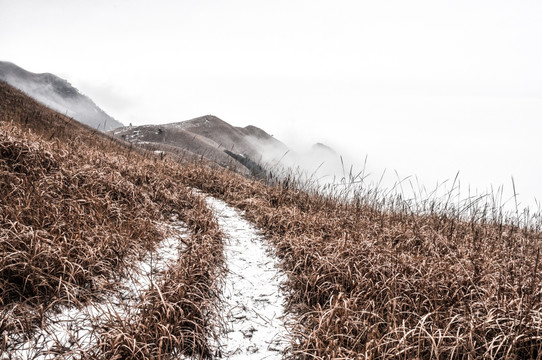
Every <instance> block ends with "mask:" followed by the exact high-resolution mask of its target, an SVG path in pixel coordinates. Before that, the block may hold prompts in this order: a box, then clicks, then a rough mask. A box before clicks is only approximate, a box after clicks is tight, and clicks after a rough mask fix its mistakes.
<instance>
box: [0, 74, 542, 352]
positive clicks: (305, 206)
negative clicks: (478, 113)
mask: <svg viewBox="0 0 542 360" xmlns="http://www.w3.org/2000/svg"><path fill="white" fill-rule="evenodd" d="M0 119H1V127H0V151H1V158H0V171H1V173H2V177H0V190H1V191H0V205H1V207H0V219H1V227H0V231H1V232H0V286H1V288H0V294H1V297H0V299H1V302H0V314H1V316H0V334H1V336H0V338H1V339H6V338H8V337H7V335H10V334H13V333H21V334H25V333H31V332H32V329H33V328H35V327H37V326H39V324H40V323H41V322H44V321H47V318H46V314H47V313H48V311H50V310H51V309H55V308H56V307H59V306H61V305H65V304H69V305H71V306H75V305H77V304H79V303H84V302H87V301H92V300H93V299H94V298H99V297H100V296H102V294H106V293H107V291H108V289H109V288H111V287H114V286H115V284H116V281H118V276H117V275H116V274H119V273H122V272H123V269H126V268H128V267H129V266H130V264H131V262H132V261H133V259H136V258H138V256H140V255H141V254H142V253H144V252H146V251H147V250H149V249H152V248H153V247H154V246H156V244H157V243H158V242H159V241H160V239H162V238H163V237H164V234H163V232H162V230H161V229H162V228H161V227H160V226H159V224H164V223H168V222H169V221H170V220H171V218H172V216H176V217H178V218H180V219H181V220H182V221H184V222H185V223H186V224H188V226H189V228H190V229H191V232H192V236H191V237H190V238H189V239H187V240H186V248H185V251H183V253H182V254H181V257H180V259H179V261H178V262H177V263H176V264H175V265H174V266H173V267H172V268H171V269H170V270H169V271H168V272H167V275H166V276H165V278H164V280H163V281H162V282H161V283H160V284H159V286H158V287H155V288H153V289H152V290H150V291H149V292H148V293H147V294H146V295H145V296H144V297H143V298H142V299H141V302H140V304H138V306H137V307H138V309H139V312H138V313H137V316H135V317H134V318H130V319H122V318H117V319H111V322H110V324H109V326H108V328H107V329H102V330H100V331H101V333H100V342H99V344H98V346H97V347H96V348H95V349H93V350H92V352H90V353H89V352H87V353H85V354H80V355H81V357H82V358H103V359H124V358H134V359H162V358H173V357H174V356H176V355H177V354H178V353H183V354H194V355H199V356H201V357H212V355H213V353H212V350H211V348H210V347H209V339H210V338H212V321H219V320H220V319H221V316H222V315H221V314H219V313H217V312H216V310H215V309H216V305H217V301H218V295H219V294H218V293H217V292H218V290H217V289H218V287H217V281H220V277H221V275H222V274H223V271H224V260H223V258H222V241H221V238H222V236H221V233H220V230H219V229H218V227H217V225H216V222H215V221H214V219H213V214H212V213H211V212H210V211H209V210H208V209H207V208H206V207H205V205H204V202H203V201H202V200H201V198H200V197H198V196H197V195H195V194H194V193H192V192H191V191H189V190H187V186H190V187H195V188H198V189H201V190H202V191H204V192H206V193H209V194H211V195H214V196H216V197H219V198H222V199H224V200H226V201H227V202H229V203H230V204H232V205H234V206H236V207H238V208H239V209H242V210H244V211H245V215H246V217H247V218H248V219H249V220H251V221H252V222H254V223H255V224H256V225H257V226H259V227H260V228H261V229H263V231H264V232H265V234H266V235H267V237H268V238H269V239H270V242H271V244H273V246H274V248H275V251H276V253H277V254H278V256H279V257H280V258H281V260H282V267H283V269H284V271H285V272H286V273H287V275H288V282H287V284H286V288H285V290H286V293H287V295H288V304H287V311H288V313H289V315H290V316H291V319H292V322H293V325H292V326H293V328H292V332H291V338H292V339H291V340H292V341H291V346H290V348H289V350H288V354H287V355H286V357H287V358H292V359H330V358H334V359H354V358H355V359H531V358H532V359H537V358H542V355H541V354H542V352H541V350H542V302H541V296H542V283H541V281H540V276H541V274H540V267H541V265H540V250H539V249H540V245H541V242H542V234H541V232H540V229H541V224H542V222H541V221H540V216H539V214H528V213H524V214H523V216H520V215H521V214H518V213H514V214H503V213H502V211H501V209H500V207H499V206H498V203H495V202H488V203H483V202H481V201H479V200H480V199H475V200H473V201H472V202H470V203H467V204H460V206H457V205H456V206H454V205H451V202H450V201H449V200H450V199H449V198H445V199H428V200H423V199H421V200H420V199H418V202H417V203H413V202H411V201H405V200H404V199H402V198H401V197H400V196H386V195H383V194H381V193H378V192H375V191H373V190H371V189H364V188H360V189H358V190H356V191H355V192H354V196H351V197H344V196H342V194H340V193H337V194H335V195H334V194H331V195H330V194H329V193H328V195H326V196H324V195H322V192H320V191H319V190H318V189H307V188H303V187H302V186H301V184H299V183H298V182H296V181H295V179H292V178H288V177H287V178H284V179H282V180H280V181H279V182H276V185H275V186H268V185H266V184H265V183H264V182H263V181H255V180H251V179H248V178H246V177H243V176H241V175H238V174H235V173H233V172H232V171H228V170H226V169H216V168H211V167H209V166H206V165H205V164H203V163H189V162H185V163H183V164H180V163H179V162H178V161H180V159H179V158H175V159H174V158H173V157H171V156H170V155H166V156H165V157H163V156H155V155H154V154H153V153H148V152H145V151H143V150H138V149H137V148H136V147H131V146H130V144H128V143H125V142H122V141H119V140H115V139H112V138H109V137H107V136H106V135H103V134H99V133H93V132H92V131H91V130H89V129H88V128H85V127H83V126H81V125H80V124H77V123H75V122H73V121H71V120H69V119H67V118H65V117H63V116H60V115H58V114H56V113H54V112H53V111H51V110H48V109H46V108H44V107H42V106H41V105H39V104H37V103H35V102H34V101H32V100H30V99H29V98H27V97H26V96H24V95H23V94H21V93H19V92H18V91H16V90H14V89H12V88H10V87H8V86H6V85H4V84H2V83H0ZM8 339H16V338H14V337H11V338H8ZM10 341H11V343H10ZM13 341H14V340H7V341H6V340H3V341H1V342H0V349H1V350H4V351H9V349H10V347H12V346H14V344H13ZM69 351H72V352H73V351H75V350H73V349H71V350H69ZM69 351H68V350H65V352H66V353H68V352H69ZM63 356H65V354H63Z"/></svg>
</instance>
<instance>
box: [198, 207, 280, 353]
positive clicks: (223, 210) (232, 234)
mask: <svg viewBox="0 0 542 360" xmlns="http://www.w3.org/2000/svg"><path fill="white" fill-rule="evenodd" d="M207 205H208V206H209V207H210V208H211V209H213V211H214V213H215V216H216V218H217V220H218V224H219V225H220V228H221V230H222V232H223V233H224V234H225V235H226V237H227V239H226V241H225V249H224V251H225V257H226V263H227V266H228V269H229V272H228V275H227V276H226V279H225V285H224V288H223V297H224V308H225V311H226V324H227V329H226V333H225V334H222V339H220V343H221V345H220V346H219V350H220V352H221V353H222V355H223V356H224V357H225V358H228V359H281V358H282V355H283V352H284V348H285V347H286V345H287V340H286V332H287V331H286V326H285V315H284V308H283V305H284V302H285V300H284V296H283V294H282V292H281V290H280V284H281V283H283V282H285V280H286V276H285V275H284V273H282V272H281V271H280V270H279V269H278V260H277V259H276V258H275V257H273V256H272V255H271V254H270V252H269V249H268V244H267V241H266V240H265V238H264V237H263V236H261V235H260V234H259V232H258V231H257V230H256V229H255V228H254V227H253V226H252V225H251V224H250V223H249V222H248V221H246V220H245V219H243V218H242V216H241V213H240V212H239V211H238V210H236V209H234V208H232V207H230V206H228V205H227V204H226V203H225V202H223V201H221V200H218V199H215V198H212V197H207Z"/></svg>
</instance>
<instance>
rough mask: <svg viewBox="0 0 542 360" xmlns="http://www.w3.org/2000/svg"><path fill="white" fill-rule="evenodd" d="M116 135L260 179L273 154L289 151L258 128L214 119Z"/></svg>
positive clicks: (128, 129)
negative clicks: (257, 176) (239, 125)
mask: <svg viewBox="0 0 542 360" xmlns="http://www.w3.org/2000/svg"><path fill="white" fill-rule="evenodd" d="M112 133H113V135H114V136H116V137H120V138H122V139H124V140H126V141H128V142H131V143H135V144H136V145H141V146H144V147H147V148H149V149H151V150H155V151H167V152H173V153H176V154H177V155H179V156H184V157H188V158H192V159H198V158H202V157H204V158H206V159H209V160H211V161H214V162H216V163H217V164H219V165H220V166H223V167H228V168H233V169H235V170H237V171H239V172H241V173H243V174H246V175H248V174H252V175H258V174H261V173H262V172H263V171H264V170H263V168H262V165H263V164H264V163H265V162H266V161H268V160H270V159H271V153H277V152H278V153H285V152H287V151H288V147H287V146H286V145H284V144H283V143H282V142H280V141H279V140H277V139H275V138H274V137H273V136H271V135H269V134H268V133H266V132H265V131H264V130H262V129H260V128H257V127H255V126H247V127H236V126H232V125H230V124H228V123H227V122H225V121H223V120H221V119H219V118H218V117H216V116H213V115H207V116H202V117H198V118H195V119H191V120H187V121H182V122H177V123H170V124H163V125H143V126H127V127H122V128H118V129H115V130H114V131H113V132H112Z"/></svg>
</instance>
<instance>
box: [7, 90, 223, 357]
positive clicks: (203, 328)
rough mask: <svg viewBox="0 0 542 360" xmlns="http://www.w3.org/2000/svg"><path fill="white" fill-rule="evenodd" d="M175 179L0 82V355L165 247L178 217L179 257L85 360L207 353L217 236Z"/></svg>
mask: <svg viewBox="0 0 542 360" xmlns="http://www.w3.org/2000/svg"><path fill="white" fill-rule="evenodd" d="M182 171H183V168H182V167H181V166H179V165H178V164H177V163H176V162H174V161H171V160H169V159H167V158H166V159H163V160H161V161H160V160H159V159H157V158H156V157H154V156H152V155H151V154H149V153H146V152H145V151H142V150H138V149H135V148H132V147H131V146H129V145H127V144H123V143H120V142H118V141H115V140H112V139H111V138H109V137H107V136H105V135H103V134H100V133H96V132H95V131H92V130H90V129H89V128H87V127H85V126H82V125H80V124H78V123H76V122H74V121H73V120H70V119H67V118H65V117H63V116H61V115H59V114H57V113H55V112H54V111H51V110H49V109H46V108H45V107H43V106H41V105H39V104H37V103H36V102H34V101H32V100H31V99H29V98H28V97H26V96H24V95H23V94H22V93H20V92H18V91H16V90H14V89H12V88H10V87H9V86H7V85H5V84H3V83H0V339H2V340H0V354H2V352H7V353H8V354H9V351H10V349H11V348H13V347H14V346H15V345H16V344H15V343H14V342H16V341H22V340H24V337H18V336H15V335H14V334H20V335H31V334H32V332H33V331H34V329H36V328H37V327H39V326H41V325H42V323H43V322H46V321H48V319H47V318H46V314H48V313H50V312H51V311H55V309H58V308H59V307H60V306H78V305H80V304H83V303H85V302H88V301H93V300H96V299H97V298H99V297H100V295H101V294H103V291H104V290H106V289H111V288H114V287H115V284H116V282H117V281H118V280H119V279H120V278H121V277H122V274H123V272H124V270H126V269H127V268H128V267H129V266H130V265H131V263H132V262H133V261H134V260H135V259H137V258H138V257H140V256H142V255H143V254H145V253H146V252H148V251H152V250H153V248H154V247H155V246H156V244H157V243H158V242H159V241H160V240H162V238H163V236H164V234H163V233H162V232H161V231H160V226H159V225H158V224H160V223H164V222H167V221H169V219H171V217H172V216H176V218H178V219H179V220H180V221H183V222H184V223H186V224H187V225H188V226H189V228H190V229H191V230H192V232H193V236H192V237H191V238H190V239H189V240H187V241H186V244H185V245H186V251H184V252H183V254H182V255H181V258H180V259H179V261H178V262H177V264H176V265H175V266H173V267H172V268H171V269H169V270H168V273H167V274H166V275H165V278H164V280H163V281H161V282H160V283H158V284H155V286H154V287H153V288H152V289H150V290H149V291H148V292H147V293H146V295H145V296H144V298H143V300H142V301H141V303H140V304H139V305H138V309H139V311H138V312H136V314H137V316H135V317H133V318H129V319H117V320H118V321H113V320H112V321H111V324H110V326H109V328H108V329H107V330H103V333H101V334H100V344H99V346H98V349H95V350H94V351H92V352H89V353H88V354H87V355H85V356H90V357H93V358H96V357H98V358H104V359H106V358H107V359H110V358H119V359H120V358H122V359H127V358H134V359H150V358H156V356H158V357H160V358H167V356H166V354H170V355H171V356H172V355H173V354H174V353H186V354H195V355H200V356H202V357H205V356H209V355H210V350H209V348H208V340H209V338H210V337H211V336H212V331H211V329H212V325H213V324H211V320H210V319H213V318H217V317H218V316H217V314H214V313H213V312H214V306H215V304H216V296H217V293H216V281H217V280H216V279H217V277H218V276H219V275H220V273H221V270H222V269H221V266H222V263H223V260H222V251H221V246H222V242H221V234H220V232H219V231H218V227H217V225H216V222H215V221H214V220H213V219H214V218H213V216H212V213H211V212H210V211H209V210H207V208H206V207H205V204H204V202H203V201H202V200H201V199H200V197H199V196H196V195H194V194H192V193H191V191H190V190H189V189H187V188H186V187H185V186H183V185H182V184H181V183H180V182H179V181H178V179H179V178H182ZM100 331H102V330H100ZM76 352H77V351H75V350H74V349H72V351H71V352H70V353H76ZM66 353H68V350H66Z"/></svg>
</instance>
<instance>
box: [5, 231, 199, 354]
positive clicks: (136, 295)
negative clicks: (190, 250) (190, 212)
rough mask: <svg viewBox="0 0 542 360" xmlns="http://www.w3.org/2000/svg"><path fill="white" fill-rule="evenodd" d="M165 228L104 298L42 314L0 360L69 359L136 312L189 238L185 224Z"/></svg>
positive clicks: (82, 351)
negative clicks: (109, 324) (37, 325)
mask: <svg viewBox="0 0 542 360" xmlns="http://www.w3.org/2000/svg"><path fill="white" fill-rule="evenodd" d="M166 226H167V230H166V231H168V236H167V237H166V238H165V239H164V240H162V241H161V242H160V243H159V244H158V245H157V247H156V250H155V251H154V252H152V253H148V254H146V255H145V257H144V258H143V259H142V260H141V261H139V262H137V263H136V264H134V266H133V267H132V268H131V269H130V270H129V271H128V273H127V276H126V277H125V278H123V279H122V281H121V282H120V283H119V284H116V285H117V289H116V291H115V292H112V293H111V294H109V295H108V298H107V299H104V300H103V301H102V302H93V303H91V304H89V305H87V306H84V307H82V308H74V307H65V308H63V309H62V311H61V312H60V313H49V314H46V321H45V324H44V325H45V326H44V327H43V328H41V329H39V330H38V331H36V333H35V334H34V335H33V336H32V338H30V339H27V340H26V341H24V342H22V343H19V344H18V345H17V346H16V348H15V349H13V350H12V351H10V352H9V354H4V355H5V356H6V357H4V356H3V355H1V354H0V360H7V359H20V360H27V359H28V360H30V359H39V360H48V359H55V358H57V356H58V355H59V354H63V355H62V358H71V357H77V355H78V354H81V353H85V351H88V349H90V348H91V347H92V346H94V345H95V344H96V343H97V342H98V336H99V334H98V332H97V329H99V328H100V326H102V324H104V322H106V321H107V320H109V319H111V318H114V317H120V318H128V317H129V316H130V313H131V312H133V311H136V304H137V303H138V302H139V301H140V297H141V295H143V294H144V292H145V291H147V290H148V289H150V287H151V286H153V284H154V283H155V282H157V281H158V280H159V279H160V278H161V276H162V274H163V273H164V271H165V270H166V269H167V268H168V267H169V266H170V265H171V264H172V263H173V262H174V261H175V260H176V259H177V258H178V257H179V252H180V250H181V248H182V239H183V238H185V237H187V236H189V235H188V230H187V229H186V225H185V224H183V223H181V222H177V224H176V225H166ZM12 341H14V342H19V341H20V340H19V339H12Z"/></svg>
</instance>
